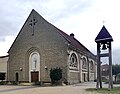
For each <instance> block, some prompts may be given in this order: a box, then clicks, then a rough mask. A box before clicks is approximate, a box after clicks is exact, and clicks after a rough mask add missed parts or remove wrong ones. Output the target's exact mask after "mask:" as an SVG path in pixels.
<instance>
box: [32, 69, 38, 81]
mask: <svg viewBox="0 0 120 94" xmlns="http://www.w3.org/2000/svg"><path fill="white" fill-rule="evenodd" d="M37 81H39V71H35V72H31V82H37Z"/></svg>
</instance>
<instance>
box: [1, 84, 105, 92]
mask: <svg viewBox="0 0 120 94" xmlns="http://www.w3.org/2000/svg"><path fill="white" fill-rule="evenodd" d="M95 86H96V83H95V82H85V83H80V84H75V85H68V86H54V87H52V86H51V87H38V86H10V85H1V86H0V94H94V93H93V92H86V91H85V89H86V88H95ZM103 86H104V85H103ZM106 86H107V85H106ZM106 86H105V87H106ZM95 94H96V93H95Z"/></svg>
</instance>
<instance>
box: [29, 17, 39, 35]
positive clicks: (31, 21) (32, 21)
mask: <svg viewBox="0 0 120 94" xmlns="http://www.w3.org/2000/svg"><path fill="white" fill-rule="evenodd" d="M36 23H37V20H36V19H35V18H34V17H33V18H32V19H31V20H30V24H29V25H30V26H31V27H32V36H33V35H34V26H35V24H36Z"/></svg>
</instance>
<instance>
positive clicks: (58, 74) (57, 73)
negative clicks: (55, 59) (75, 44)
mask: <svg viewBox="0 0 120 94" xmlns="http://www.w3.org/2000/svg"><path fill="white" fill-rule="evenodd" d="M50 78H51V81H52V84H58V81H60V79H61V78H62V69H61V68H53V69H51V70H50Z"/></svg>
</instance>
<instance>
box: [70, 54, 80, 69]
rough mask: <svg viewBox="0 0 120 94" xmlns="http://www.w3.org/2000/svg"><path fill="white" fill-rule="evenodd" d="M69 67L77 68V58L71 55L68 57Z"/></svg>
mask: <svg viewBox="0 0 120 94" xmlns="http://www.w3.org/2000/svg"><path fill="white" fill-rule="evenodd" d="M70 67H71V68H77V67H78V61H77V56H76V55H75V54H74V53H72V54H71V57H70Z"/></svg>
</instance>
